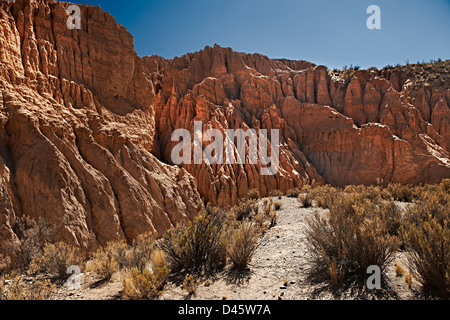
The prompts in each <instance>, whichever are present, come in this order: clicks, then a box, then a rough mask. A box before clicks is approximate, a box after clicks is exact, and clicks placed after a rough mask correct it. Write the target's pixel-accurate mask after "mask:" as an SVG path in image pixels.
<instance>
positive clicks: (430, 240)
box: [401, 216, 450, 299]
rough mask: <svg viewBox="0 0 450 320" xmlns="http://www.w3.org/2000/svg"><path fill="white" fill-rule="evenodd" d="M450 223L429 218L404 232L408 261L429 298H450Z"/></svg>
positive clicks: (404, 228)
mask: <svg viewBox="0 0 450 320" xmlns="http://www.w3.org/2000/svg"><path fill="white" fill-rule="evenodd" d="M449 222H450V220H449V219H445V220H444V221H442V222H439V221H438V219H437V218H436V217H431V216H429V217H428V218H425V219H424V220H423V221H421V222H416V223H408V224H407V225H405V226H403V227H402V228H401V232H402V236H403V239H404V240H405V242H406V248H407V253H408V261H409V265H410V269H411V270H412V271H413V274H414V276H415V277H416V279H417V280H418V281H419V282H420V284H421V285H422V288H423V290H424V291H425V293H427V294H431V295H436V296H439V297H442V298H444V299H448V298H449V297H450V228H449V224H450V223H449Z"/></svg>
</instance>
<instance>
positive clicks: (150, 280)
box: [122, 248, 170, 300]
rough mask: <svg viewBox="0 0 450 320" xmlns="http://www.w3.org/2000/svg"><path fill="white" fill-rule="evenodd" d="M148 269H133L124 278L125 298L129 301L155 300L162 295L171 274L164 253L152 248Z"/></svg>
mask: <svg viewBox="0 0 450 320" xmlns="http://www.w3.org/2000/svg"><path fill="white" fill-rule="evenodd" d="M152 249H153V250H152V253H151V254H150V258H149V260H148V263H147V264H146V265H147V266H146V268H145V269H143V270H139V269H137V268H133V269H132V270H131V271H128V272H127V274H126V275H125V277H124V278H123V280H122V282H123V286H124V289H123V296H124V298H125V299H127V300H154V299H157V298H158V297H159V296H160V295H161V294H162V290H163V289H164V286H165V284H166V282H167V278H168V276H169V274H170V270H169V269H168V267H167V261H166V257H165V254H164V252H163V251H161V250H159V249H155V248H152Z"/></svg>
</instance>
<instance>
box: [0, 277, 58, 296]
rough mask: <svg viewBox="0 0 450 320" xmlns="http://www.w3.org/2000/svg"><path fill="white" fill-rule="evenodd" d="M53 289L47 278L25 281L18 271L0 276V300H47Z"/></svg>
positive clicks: (54, 287)
mask: <svg viewBox="0 0 450 320" xmlns="http://www.w3.org/2000/svg"><path fill="white" fill-rule="evenodd" d="M55 289H56V286H55V285H54V284H52V283H51V282H50V281H49V280H34V281H26V280H25V279H24V277H23V276H22V275H20V274H18V273H13V274H10V275H6V276H3V277H0V300H33V301H36V300H49V299H51V298H52V297H53V294H54V292H55Z"/></svg>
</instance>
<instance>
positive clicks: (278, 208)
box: [273, 201, 283, 211]
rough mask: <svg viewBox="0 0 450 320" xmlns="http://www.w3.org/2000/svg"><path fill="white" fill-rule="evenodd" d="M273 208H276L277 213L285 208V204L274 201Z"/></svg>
mask: <svg viewBox="0 0 450 320" xmlns="http://www.w3.org/2000/svg"><path fill="white" fill-rule="evenodd" d="M273 206H274V208H275V210H276V211H278V210H280V209H281V207H282V206H283V204H282V203H281V201H274V202H273Z"/></svg>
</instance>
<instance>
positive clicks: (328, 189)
mask: <svg viewBox="0 0 450 320" xmlns="http://www.w3.org/2000/svg"><path fill="white" fill-rule="evenodd" d="M337 193H338V189H336V188H334V187H332V186H330V185H325V186H319V187H316V188H314V189H312V190H311V192H310V193H309V194H310V195H311V197H312V198H313V199H314V200H316V202H317V206H318V207H320V208H324V209H327V208H329V207H330V206H331V205H332V202H333V199H334V197H335V195H336V194H337Z"/></svg>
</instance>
